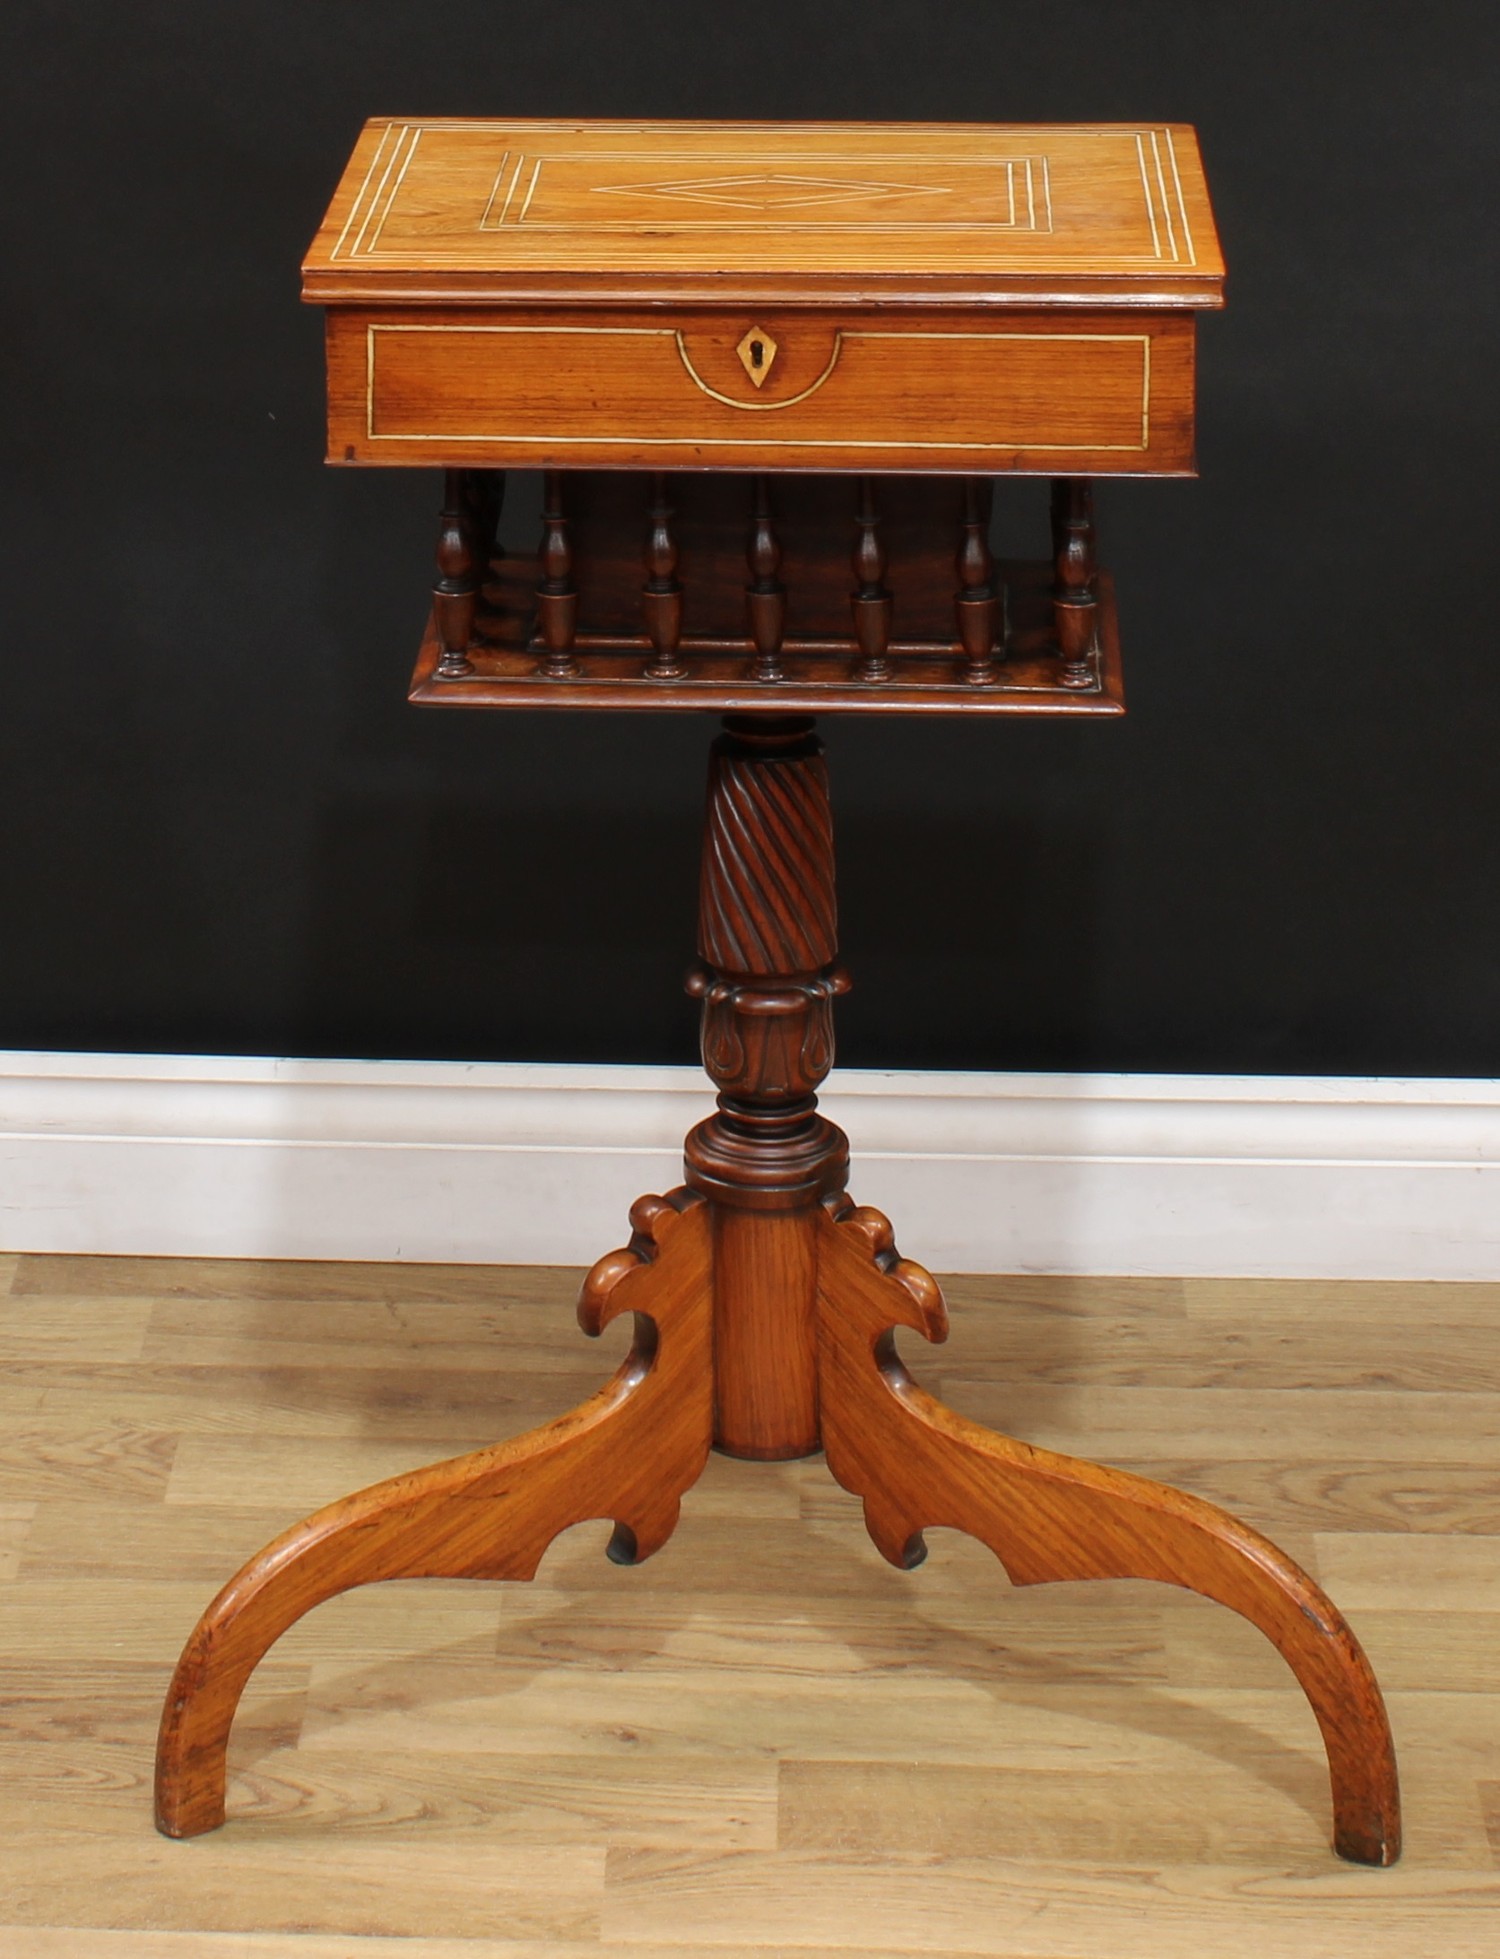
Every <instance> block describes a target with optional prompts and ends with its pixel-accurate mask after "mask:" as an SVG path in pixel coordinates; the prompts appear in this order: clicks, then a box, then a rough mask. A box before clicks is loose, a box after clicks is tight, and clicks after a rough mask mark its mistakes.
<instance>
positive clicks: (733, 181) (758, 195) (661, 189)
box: [594, 170, 952, 211]
mask: <svg viewBox="0 0 1500 1959" xmlns="http://www.w3.org/2000/svg"><path fill="white" fill-rule="evenodd" d="M594 189H595V190H596V191H599V192H601V193H605V194H608V195H611V196H616V197H675V198H680V199H683V200H684V201H686V202H688V203H691V204H718V205H722V206H725V207H727V208H728V209H730V210H740V211H789V210H794V209H797V208H799V207H801V206H803V205H808V204H850V203H853V202H854V201H855V200H856V199H866V200H868V199H870V198H875V197H948V196H950V195H951V194H952V193H951V189H950V186H949V185H947V184H882V183H874V184H872V183H871V182H870V181H869V179H868V178H865V179H864V180H863V181H845V180H844V179H842V178H838V177H800V176H793V175H791V174H790V173H788V172H786V171H782V170H768V171H757V172H755V173H754V174H751V175H746V176H743V177H691V178H686V179H683V180H682V181H681V182H678V183H667V184H596V185H595V186H594Z"/></svg>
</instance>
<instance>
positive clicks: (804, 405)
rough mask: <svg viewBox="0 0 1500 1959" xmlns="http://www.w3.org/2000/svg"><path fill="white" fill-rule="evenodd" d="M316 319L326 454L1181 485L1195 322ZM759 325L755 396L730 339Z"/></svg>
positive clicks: (1039, 317)
mask: <svg viewBox="0 0 1500 1959" xmlns="http://www.w3.org/2000/svg"><path fill="white" fill-rule="evenodd" d="M784 306H785V301H784V300H782V301H780V302H777V301H771V302H769V304H768V303H766V302H762V304H761V305H760V306H759V307H758V308H755V309H747V308H740V309H737V310H734V311H730V312H723V311H720V312H716V313H709V312H705V311H702V310H701V309H700V310H696V311H688V310H685V309H683V310H677V311H672V312H667V313H662V312H660V311H656V312H646V311H644V310H631V309H629V308H623V307H622V308H613V309H610V310H608V311H603V310H600V309H597V308H596V309H594V310H592V311H590V312H583V311H580V310H569V309H567V308H563V307H555V308H552V309H550V310H546V311H543V310H540V309H537V308H527V307H521V308H516V307H505V308H503V309H502V308H498V307H497V308H489V309H485V310H480V309H476V308H472V307H459V306H447V307H432V306H427V307H405V308H401V309H390V310H385V311H371V310H369V309H366V308H360V307H346V306H334V307H330V308H329V312H328V330H327V354H328V460H329V461H330V462H332V463H364V464H369V463H377V464H387V465H396V466H399V467H402V468H409V467H411V466H413V465H417V464H431V463H441V464H449V465H451V464H463V465H465V466H475V467H477V466H480V465H487V466H488V465H493V466H496V467H505V466H510V467H514V468H518V469H554V468H555V469H584V468H610V469H639V468H643V467H644V468H653V469H681V468H703V467H720V468H726V469H755V468H773V469H802V470H818V469H823V470H839V469H844V470H859V469H882V470H997V471H1001V470H1003V471H1012V472H1014V471H1020V472H1028V471H1029V472H1031V473H1032V474H1042V475H1046V474H1049V473H1051V472H1054V471H1072V472H1075V473H1083V474H1090V475H1109V474H1112V473H1113V474H1126V475H1132V476H1138V475H1177V476H1181V475H1191V474H1192V472H1193V387H1194V359H1193V354H1194V336H1195V326H1194V319H1193V315H1192V314H1191V313H1188V312H1181V311H1178V312H1166V311H1158V312H1149V313H1148V312H1136V313H1131V314H1128V315H1126V314H1122V313H1120V312H1118V311H1117V312H1113V313H1111V312H1105V311H1094V310H1086V311H1081V312H1080V311H1078V310H1076V309H1075V310H1074V311H1072V312H1070V313H1068V314H1067V315H1065V316H1060V315H1059V314H1058V313H1057V311H1056V310H1055V309H1049V310H1046V311H1042V310H1035V309H1008V310H1006V311H1005V313H1004V314H1003V315H1002V314H999V313H995V312H985V311H982V310H980V309H978V308H974V307H949V308H946V309H944V310H943V311H940V312H939V311H927V312H924V311H921V310H917V311H914V312H910V313H907V314H903V315H901V316H900V317H897V318H887V317H886V316H884V315H882V314H875V313H869V314H866V313H862V312H860V311H859V310H858V309H855V308H846V309H844V310H843V311H841V312H838V313H828V312H806V311H804V312H802V313H799V314H795V315H794V314H791V313H789V312H785V311H783V310H782V309H783V307H784ZM757 320H763V321H764V322H765V323H766V324H767V325H768V326H769V327H770V329H771V331H772V332H773V333H774V334H775V336H776V339H777V342H778V346H779V350H780V351H779V352H778V355H777V360H776V365H775V368H774V371H773V373H772V375H771V377H770V379H769V380H768V381H767V382H766V384H765V386H764V387H763V388H760V389H757V388H756V387H755V385H754V383H753V382H752V380H751V379H750V378H749V376H747V374H746V373H745V371H744V368H743V367H742V365H741V364H740V361H739V359H738V358H737V355H736V352H735V349H736V347H737V345H738V344H739V342H740V341H741V340H742V338H743V336H744V335H745V333H746V332H747V330H748V329H750V327H751V326H752V325H753V324H754V322H755V321H757Z"/></svg>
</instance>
